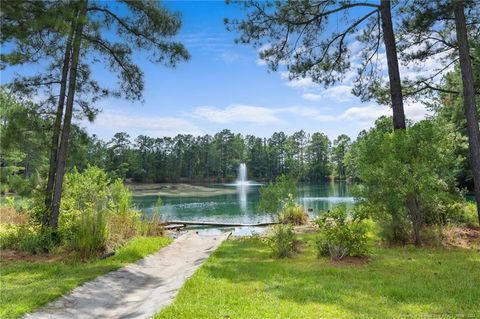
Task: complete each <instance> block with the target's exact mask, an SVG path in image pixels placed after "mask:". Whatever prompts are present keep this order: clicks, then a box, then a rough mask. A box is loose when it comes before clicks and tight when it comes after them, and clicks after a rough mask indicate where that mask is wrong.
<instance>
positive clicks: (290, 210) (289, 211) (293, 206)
mask: <svg viewBox="0 0 480 319" xmlns="http://www.w3.org/2000/svg"><path fill="white" fill-rule="evenodd" d="M290 195H291V194H290ZM278 220H279V222H280V223H282V224H291V225H303V224H305V223H306V222H307V220H308V215H307V214H306V213H305V209H304V208H303V206H302V205H298V204H297V203H295V202H294V200H293V196H290V199H289V201H288V203H287V204H286V205H285V206H284V208H283V209H282V210H281V212H280V213H279V215H278Z"/></svg>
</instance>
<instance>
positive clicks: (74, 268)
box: [0, 237, 171, 318]
mask: <svg viewBox="0 0 480 319" xmlns="http://www.w3.org/2000/svg"><path fill="white" fill-rule="evenodd" d="M170 242H171V239H170V238H166V237H137V238H134V239H133V240H131V241H130V242H128V243H127V244H126V245H125V246H123V247H122V248H120V249H119V251H118V252H117V254H116V255H114V256H113V257H110V258H107V259H104V260H94V261H90V262H80V261H78V260H66V261H54V260H52V261H38V262H32V261H2V263H1V264H0V278H1V279H0V282H1V285H0V318H18V317H20V316H22V315H24V314H25V313H27V312H30V311H32V310H34V309H36V308H38V307H40V306H43V305H45V304H46V303H48V302H49V301H52V300H54V299H56V298H58V297H60V296H61V295H63V294H65V293H68V292H69V291H71V290H72V289H73V288H75V287H76V286H78V285H80V284H82V283H84V282H86V281H89V280H92V279H94V278H95V277H97V276H100V275H103V274H105V273H107V272H110V271H113V270H116V269H118V268H120V267H123V266H125V265H127V264H128V263H131V262H134V261H136V260H138V259H140V258H143V257H145V256H146V255H149V254H151V253H154V252H155V251H157V250H158V249H160V248H162V247H164V246H166V245H168V244H169V243H170Z"/></svg>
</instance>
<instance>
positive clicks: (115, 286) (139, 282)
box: [25, 231, 230, 319]
mask: <svg viewBox="0 0 480 319" xmlns="http://www.w3.org/2000/svg"><path fill="white" fill-rule="evenodd" d="M229 235H230V233H224V234H221V235H217V236H207V235H198V234H196V233H195V232H192V231H190V232H187V233H186V234H184V235H182V236H180V237H179V238H177V239H176V240H175V241H174V242H173V243H172V244H170V245H169V246H167V247H165V248H163V249H161V250H159V251H158V252H156V253H154V254H152V255H150V256H147V257H145V258H144V259H142V260H140V261H138V262H136V263H133V264H131V265H128V266H126V267H124V268H121V269H119V270H117V271H113V272H110V273H108V274H106V275H103V276H100V277H98V278H96V279H94V280H93V281H90V282H88V283H85V284H83V285H82V286H79V287H77V288H75V289H74V290H73V291H72V292H71V293H70V294H68V295H66V296H63V297H61V298H60V299H58V300H56V301H54V302H52V303H50V304H48V305H47V306H45V307H44V308H41V309H40V310H39V311H38V312H35V313H32V314H28V315H26V316H25V318H28V319H34V318H35V319H39V318H42V319H46V318H49V319H50V318H51V319H67V318H68V319H71V318H79V319H87V318H88V319H90V318H92V319H93V318H129V319H130V318H150V317H151V316H153V315H154V314H155V313H157V312H158V311H159V310H160V309H161V308H163V307H165V306H167V305H168V304H170V303H171V302H172V300H173V299H174V298H175V296H176V294H177V292H178V290H179V289H180V288H181V287H182V285H183V283H184V282H185V280H186V279H188V278H189V277H190V276H191V275H192V274H193V273H194V272H195V270H196V269H197V268H199V267H200V266H201V265H202V264H203V262H204V261H205V260H207V258H208V257H209V256H210V254H211V253H212V252H213V251H214V250H215V249H216V248H217V247H218V246H219V245H220V244H221V243H222V242H223V241H224V240H226V239H227V238H228V236H229Z"/></svg>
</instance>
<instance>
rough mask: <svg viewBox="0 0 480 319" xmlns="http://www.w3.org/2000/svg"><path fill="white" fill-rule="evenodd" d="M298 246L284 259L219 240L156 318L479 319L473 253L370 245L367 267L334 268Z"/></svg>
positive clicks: (255, 243) (257, 244)
mask: <svg viewBox="0 0 480 319" xmlns="http://www.w3.org/2000/svg"><path fill="white" fill-rule="evenodd" d="M302 240H304V241H305V242H306V244H305V248H304V251H303V252H302V253H300V254H299V255H297V256H296V257H295V258H293V259H284V260H277V259H272V258H271V257H270V256H271V255H270V252H269V250H268V248H267V247H266V246H265V245H264V244H263V243H262V242H261V241H260V240H258V239H246V240H232V241H228V242H225V243H224V244H223V245H222V246H221V247H220V248H219V249H218V250H217V251H216V252H215V253H214V254H213V255H212V256H211V257H210V258H209V259H208V261H207V262H206V263H205V264H204V265H203V266H202V267H201V268H200V269H199V270H198V271H197V272H196V273H195V275H194V276H193V277H192V278H191V279H190V280H188V281H187V282H186V284H185V285H184V286H183V288H182V289H181V291H180V293H179V295H178V296H177V298H176V299H175V301H174V303H173V304H172V305H171V306H169V307H168V308H165V309H164V310H163V311H162V312H160V313H159V314H157V315H156V317H155V318H156V319H160V318H184V319H186V318H196V319H197V318H236V319H237V318H459V317H461V318H480V307H479V306H478V302H479V300H480V255H479V253H478V252H477V251H474V250H470V251H469V250H459V249H455V250H445V249H427V248H425V249H415V248H413V247H406V248H378V247H376V248H373V251H372V256H371V257H372V258H371V261H370V262H369V263H368V264H366V265H360V266H359V265H357V266H355V265H334V264H332V263H331V262H330V260H329V259H328V258H320V259H318V258H317V257H316V253H315V250H314V237H313V236H312V235H305V236H302Z"/></svg>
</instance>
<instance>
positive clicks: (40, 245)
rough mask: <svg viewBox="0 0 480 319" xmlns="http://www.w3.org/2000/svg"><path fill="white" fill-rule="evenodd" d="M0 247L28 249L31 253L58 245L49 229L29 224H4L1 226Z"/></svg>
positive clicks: (37, 252)
mask: <svg viewBox="0 0 480 319" xmlns="http://www.w3.org/2000/svg"><path fill="white" fill-rule="evenodd" d="M0 239H1V240H0V248H2V249H14V250H21V251H26V252H29V253H31V254H39V253H45V252H49V251H50V250H51V249H53V248H54V247H55V245H56V242H55V241H54V240H53V236H52V234H51V233H50V232H49V231H48V230H44V231H42V230H41V229H40V227H38V226H32V225H29V224H22V225H16V224H3V225H1V227H0Z"/></svg>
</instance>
